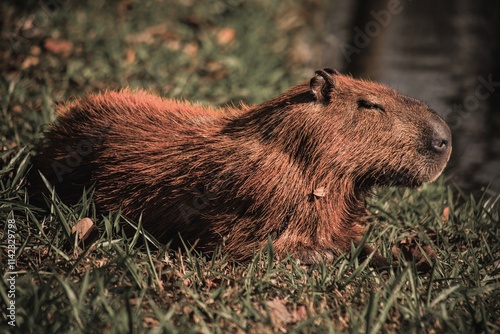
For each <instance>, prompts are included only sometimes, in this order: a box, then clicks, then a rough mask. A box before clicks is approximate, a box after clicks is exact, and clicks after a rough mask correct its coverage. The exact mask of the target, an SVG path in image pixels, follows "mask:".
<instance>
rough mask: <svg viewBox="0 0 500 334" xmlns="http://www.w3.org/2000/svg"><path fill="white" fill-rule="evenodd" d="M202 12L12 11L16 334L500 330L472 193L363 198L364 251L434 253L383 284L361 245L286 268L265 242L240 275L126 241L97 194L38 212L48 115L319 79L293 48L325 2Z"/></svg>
mask: <svg viewBox="0 0 500 334" xmlns="http://www.w3.org/2000/svg"><path fill="white" fill-rule="evenodd" d="M191 2H192V1H188V0H186V1H178V2H176V3H174V4H172V2H168V5H167V2H157V3H156V4H157V5H156V6H155V5H154V4H155V3H150V2H134V1H121V2H120V1H101V2H98V1H96V2H92V4H90V3H85V2H84V3H81V4H70V3H64V5H61V6H58V7H51V8H49V9H47V8H45V9H44V8H42V7H41V6H42V5H41V3H42V2H33V6H31V7H29V9H26V8H27V7H22V6H21V5H16V4H15V2H12V3H9V2H4V3H2V4H1V5H0V13H2V14H0V15H2V20H3V21H2V22H3V25H2V26H1V35H0V38H1V42H0V45H1V46H0V53H1V55H0V56H1V58H2V59H3V60H2V63H1V64H0V69H1V71H0V108H1V113H2V114H1V118H0V136H1V141H2V151H1V152H0V226H2V229H1V231H0V248H1V251H0V262H1V263H2V265H1V266H0V268H2V269H1V270H2V271H1V272H2V277H3V280H4V282H6V283H7V278H8V277H9V275H8V274H7V272H8V271H9V270H8V268H7V263H8V234H9V230H8V224H7V222H8V221H9V219H14V220H15V222H16V226H17V230H16V231H15V232H16V233H15V241H16V246H17V249H16V259H17V264H16V270H17V276H16V280H15V306H16V326H17V327H16V329H17V330H18V332H23V333H30V332H31V333H43V332H50V333H60V332H68V333H69V332H71V333H79V332H81V333H83V332H85V333H92V332H111V333H112V332H119V333H122V332H137V333H142V332H148V331H151V332H168V333H170V332H171V333H199V332H201V333H212V332H214V333H218V332H219V333H227V332H236V333H238V332H241V333H243V332H251V333H266V332H290V333H326V332H331V333H334V332H349V333H379V332H386V333H422V332H424V333H495V332H500V256H499V255H500V242H499V241H500V240H499V238H500V230H499V213H498V207H499V205H498V203H499V198H498V197H491V196H487V195H486V193H485V195H483V196H480V197H474V196H471V195H469V194H465V193H462V192H461V191H460V190H459V189H457V188H455V187H453V186H448V185H447V184H446V183H445V181H444V178H441V179H440V180H439V181H438V182H436V183H434V184H429V185H425V186H423V187H422V188H420V189H418V190H404V189H385V190H377V192H376V196H374V198H373V199H371V200H370V202H369V208H370V211H371V212H372V213H373V222H374V223H373V224H372V226H373V227H372V229H371V233H370V235H369V236H368V242H369V243H371V244H376V245H377V246H378V248H379V250H380V251H381V252H382V253H383V254H384V255H386V256H391V247H392V245H394V244H397V243H399V242H401V241H404V240H407V238H408V237H413V236H415V235H416V236H417V237H416V240H417V242H418V243H420V244H421V245H422V246H424V245H431V246H432V247H433V249H434V250H435V251H436V255H437V261H435V263H434V265H433V267H432V269H431V270H430V272H429V273H427V274H425V275H422V274H419V273H418V272H417V270H416V268H415V266H414V265H413V264H412V263H405V262H401V264H400V266H399V267H398V268H395V269H394V270H392V271H391V272H386V273H378V272H375V271H373V270H372V269H370V268H369V267H367V266H366V263H359V262H358V261H357V260H356V259H355V257H354V256H352V255H353V254H355V252H356V249H353V250H352V252H351V253H348V254H345V255H344V256H342V257H340V258H339V259H337V261H336V262H335V263H332V264H318V265H312V266H304V265H300V264H298V263H296V262H295V261H294V260H293V259H289V258H288V259H284V260H282V261H279V262H278V261H274V257H273V252H272V248H270V247H268V248H267V249H265V250H263V251H262V252H261V253H258V254H256V255H255V257H254V258H253V260H252V261H250V262H249V263H246V264H238V263H233V262H231V261H229V260H227V259H226V258H225V257H224V254H220V253H217V254H214V255H213V256H204V255H201V254H197V253H195V252H189V251H186V252H184V253H182V254H181V253H179V252H177V251H172V250H169V249H168V247H166V246H162V245H156V246H155V245H154V244H152V243H147V242H146V243H144V242H142V240H141V239H142V238H144V235H143V234H141V233H137V235H136V237H134V238H127V237H125V236H124V235H123V234H122V231H121V226H123V225H124V224H129V223H130V222H127V221H126V220H125V219H124V218H123V217H121V216H120V214H119V213H110V214H108V215H104V216H101V215H97V214H96V212H95V207H94V205H93V202H92V196H91V192H89V193H87V194H84V195H83V196H82V200H81V201H80V203H78V205H75V206H73V207H67V206H65V205H64V204H63V203H61V202H60V201H58V199H57V197H56V196H54V197H53V198H52V203H53V205H52V210H51V212H50V213H49V214H43V213H42V212H41V211H40V210H39V209H38V208H36V207H33V206H31V205H30V204H29V203H28V201H27V190H26V189H25V187H24V183H23V182H24V176H25V175H26V172H27V170H28V169H29V168H30V160H29V159H30V155H31V154H32V153H33V147H34V144H35V143H36V141H37V140H38V139H39V138H40V135H41V131H42V130H43V127H44V126H45V125H46V124H48V123H50V121H52V120H53V118H54V116H53V109H54V107H53V105H54V103H58V102H59V101H64V100H66V99H68V98H70V97H72V96H81V95H84V94H85V93H87V92H90V91H99V90H102V89H118V88H121V87H124V86H132V87H144V88H146V89H150V90H152V91H155V92H157V93H159V94H162V95H164V96H169V97H175V98H186V99H192V100H198V101H203V102H206V103H212V104H217V105H220V104H224V103H230V102H231V101H239V100H244V101H246V102H248V103H253V102H258V101H263V100H265V99H267V98H269V97H271V96H273V95H275V94H277V93H278V92H280V91H282V90H284V89H286V88H287V87H288V86H290V85H292V84H294V83H296V82H298V81H299V80H303V79H307V78H308V76H309V73H310V72H311V73H312V69H309V68H308V65H307V64H306V63H304V62H301V60H300V59H299V58H297V57H294V52H295V51H296V50H295V48H294V42H296V40H297V38H299V37H300V35H301V34H308V33H309V34H310V33H311V32H309V31H307V30H306V28H304V27H305V26H306V23H307V22H308V20H310V19H311V18H310V17H308V14H307V13H308V11H307V8H309V7H308V6H311V5H313V4H314V3H312V2H307V1H298V0H296V1H292V0H291V1H286V2H277V1H276V2H272V1H271V2H266V1H254V2H242V1H234V0H233V1H230V0H228V1H200V2H198V1H197V2H196V4H197V5H196V6H195V8H192V7H190V6H189V4H190V3H191ZM158 4H159V5H158ZM117 22H118V23H119V24H118V23H117ZM283 36H287V38H284V37H283ZM299 68H300V69H301V70H298V69H299ZM302 70H303V71H302ZM84 217H89V218H91V219H92V220H93V221H94V222H95V224H96V226H97V227H98V230H99V235H98V237H97V240H96V241H95V242H94V243H92V245H90V246H89V245H86V247H80V246H81V245H79V244H77V242H76V241H75V239H74V236H73V235H72V233H71V228H72V226H73V225H74V224H75V223H76V222H78V221H80V220H81V219H82V218H84ZM139 230H140V228H139ZM8 294H9V285H7V284H0V299H1V303H0V307H1V309H2V311H1V315H2V317H1V319H0V331H1V332H9V331H13V328H12V327H11V326H9V325H8V323H7V322H8V320H9V319H7V318H6V315H7V305H8V303H9V302H10V299H9V297H8Z"/></svg>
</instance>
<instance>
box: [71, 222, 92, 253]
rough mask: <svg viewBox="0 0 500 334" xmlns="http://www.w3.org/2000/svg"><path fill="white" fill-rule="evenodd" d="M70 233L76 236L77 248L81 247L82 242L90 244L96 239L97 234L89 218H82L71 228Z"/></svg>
mask: <svg viewBox="0 0 500 334" xmlns="http://www.w3.org/2000/svg"><path fill="white" fill-rule="evenodd" d="M71 232H72V233H73V234H76V238H77V240H78V246H80V247H81V248H84V247H83V242H84V241H88V243H89V244H90V243H91V242H92V240H94V239H95V238H97V236H98V232H97V227H96V226H95V225H94V222H93V221H92V220H91V219H90V218H87V217H85V218H82V219H81V220H80V221H79V222H78V223H76V224H75V225H74V226H73V227H72V228H71Z"/></svg>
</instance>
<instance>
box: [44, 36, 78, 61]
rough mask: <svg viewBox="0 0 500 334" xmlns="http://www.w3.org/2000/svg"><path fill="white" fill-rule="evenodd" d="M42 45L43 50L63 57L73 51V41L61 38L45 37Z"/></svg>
mask: <svg viewBox="0 0 500 334" xmlns="http://www.w3.org/2000/svg"><path fill="white" fill-rule="evenodd" d="M43 46H44V48H45V50H47V51H49V52H51V53H53V54H56V55H58V56H61V57H63V58H67V57H69V56H70V55H71V53H72V52H73V43H72V42H71V41H66V40H63V39H52V38H49V39H46V40H45V43H44V45H43Z"/></svg>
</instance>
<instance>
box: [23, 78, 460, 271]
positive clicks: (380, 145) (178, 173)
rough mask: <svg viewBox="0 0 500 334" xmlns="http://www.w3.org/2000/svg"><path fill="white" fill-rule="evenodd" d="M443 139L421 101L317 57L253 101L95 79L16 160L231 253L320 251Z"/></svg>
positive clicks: (175, 242) (70, 193)
mask: <svg viewBox="0 0 500 334" xmlns="http://www.w3.org/2000/svg"><path fill="white" fill-rule="evenodd" d="M450 153H451V135H450V131H449V129H448V127H447V125H446V124H445V122H444V121H443V120H442V119H441V118H440V117H439V116H438V115H437V114H436V113H434V112H433V111H432V110H430V109H429V108H428V107H427V106H426V105H425V104H423V103H422V102H419V101H417V100H415V99H412V98H409V97H406V96H403V95H401V94H399V93H398V92H396V91H394V90H392V89H390V88H388V87H385V86H381V85H378V84H375V83H372V82H368V81H361V80H355V79H353V78H351V77H349V76H344V75H341V74H339V73H338V72H336V71H334V70H330V69H324V70H318V71H316V74H315V76H314V77H313V78H312V79H311V80H310V81H309V82H303V83H300V84H298V85H296V86H294V87H292V88H291V89H290V90H288V91H287V92H285V93H283V94H281V95H279V96H277V97H276V98H274V99H272V100H270V101H267V102H264V103H262V104H260V105H256V106H251V107H247V106H241V107H240V108H235V107H228V108H221V109H215V108H208V107H203V106H201V105H196V104H191V103H187V102H179V101H172V100H166V99H162V98H160V97H156V96H153V95H151V94H148V93H145V92H143V91H138V92H132V91H128V90H124V91H120V92H106V93H103V94H99V95H91V96H89V97H87V98H84V99H80V100H77V101H73V102H71V103H68V104H66V105H64V106H62V107H60V108H59V117H58V120H57V122H56V123H55V124H54V125H53V126H52V127H51V128H50V129H49V130H48V131H47V133H46V134H45V140H44V143H43V144H42V149H41V150H40V152H39V154H38V155H37V156H36V157H35V163H34V167H33V169H32V171H31V173H30V180H29V182H30V184H31V193H32V194H34V196H40V193H41V192H44V191H46V187H45V185H44V184H43V182H42V181H41V179H40V177H39V172H40V173H42V174H43V175H44V176H45V177H46V178H47V180H48V181H49V182H50V183H51V184H52V185H53V186H54V187H55V190H56V192H57V194H58V195H59V196H60V197H61V198H62V199H63V200H64V201H67V202H75V201H77V200H78V199H79V197H80V196H81V195H82V190H83V188H84V187H87V188H89V187H91V186H93V185H94V186H95V195H94V199H95V203H96V205H97V207H98V209H99V210H100V211H101V212H106V211H108V210H112V211H118V210H120V209H121V212H122V213H123V214H124V215H126V216H128V217H130V218H132V219H139V217H141V216H142V222H143V224H144V227H145V229H146V230H148V231H149V232H150V233H151V234H152V235H153V236H154V237H156V238H157V239H158V240H160V241H162V242H165V243H167V242H170V241H172V246H173V247H176V246H180V242H179V235H180V236H182V237H183V238H184V239H185V240H187V241H188V242H190V243H191V244H194V245H196V247H198V248H199V249H201V250H205V251H212V250H214V249H215V247H216V246H218V245H223V249H224V250H225V251H226V252H228V253H229V255H230V256H232V257H233V258H234V259H238V260H242V259H246V258H248V257H250V256H252V254H253V252H255V251H257V250H259V249H260V248H261V247H262V246H263V245H265V244H266V243H267V240H268V238H269V237H270V238H271V239H272V240H273V246H274V248H275V252H276V253H277V254H278V255H280V256H282V255H285V254H286V253H287V252H289V253H292V254H293V255H294V256H296V257H297V258H300V259H302V260H304V261H307V262H311V261H317V260H319V259H324V260H329V259H332V258H334V257H335V256H336V255H337V254H338V253H340V252H344V251H346V250H348V249H349V247H350V244H351V242H355V243H356V242H358V241H359V239H360V238H361V236H362V233H363V227H362V226H361V224H359V222H360V219H361V217H362V216H363V215H364V212H365V209H364V198H365V196H366V195H367V194H368V192H369V190H370V189H371V187H372V186H374V185H387V186H406V187H415V186H419V185H421V184H422V183H423V182H429V181H432V180H434V179H435V178H436V177H437V176H439V174H440V173H441V171H442V170H443V168H444V167H445V165H446V163H447V161H448V159H449V156H450Z"/></svg>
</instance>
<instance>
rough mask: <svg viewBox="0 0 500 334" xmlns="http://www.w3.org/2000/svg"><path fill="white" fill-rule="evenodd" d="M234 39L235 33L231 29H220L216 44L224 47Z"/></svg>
mask: <svg viewBox="0 0 500 334" xmlns="http://www.w3.org/2000/svg"><path fill="white" fill-rule="evenodd" d="M235 37H236V31H235V30H234V29H233V28H222V29H221V30H219V32H217V44H219V45H226V44H229V43H231V42H232V41H233V40H234V38H235Z"/></svg>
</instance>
